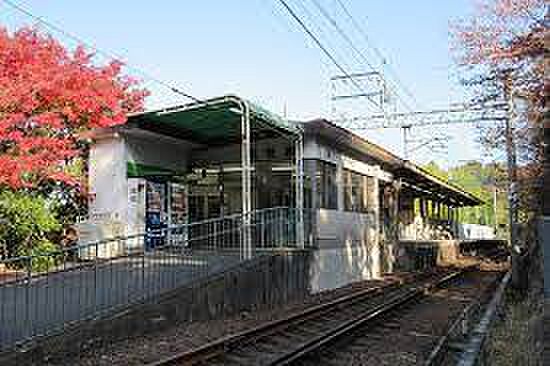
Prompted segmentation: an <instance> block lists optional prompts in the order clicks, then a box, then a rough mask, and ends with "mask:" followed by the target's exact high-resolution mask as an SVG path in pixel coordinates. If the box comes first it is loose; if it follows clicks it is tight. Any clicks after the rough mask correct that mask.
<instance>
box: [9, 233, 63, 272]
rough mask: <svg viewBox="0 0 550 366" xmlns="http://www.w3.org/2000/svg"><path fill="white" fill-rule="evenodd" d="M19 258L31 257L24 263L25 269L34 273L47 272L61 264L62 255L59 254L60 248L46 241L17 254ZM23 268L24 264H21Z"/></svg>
mask: <svg viewBox="0 0 550 366" xmlns="http://www.w3.org/2000/svg"><path fill="white" fill-rule="evenodd" d="M17 254H18V255H19V256H25V257H27V256H28V257H30V259H29V261H27V262H26V263H24V266H25V267H26V268H25V269H27V270H28V269H29V266H30V269H31V270H32V271H33V272H45V271H47V270H49V269H50V268H52V267H53V266H55V265H56V264H57V263H59V260H60V258H61V257H62V253H61V252H59V247H58V246H56V245H55V244H53V243H52V242H50V241H49V240H47V239H44V240H42V241H40V242H38V243H37V244H36V245H35V246H33V247H32V248H30V249H29V248H24V249H22V250H21V251H19V252H18V253H17ZM20 265H21V266H23V263H21V264H20Z"/></svg>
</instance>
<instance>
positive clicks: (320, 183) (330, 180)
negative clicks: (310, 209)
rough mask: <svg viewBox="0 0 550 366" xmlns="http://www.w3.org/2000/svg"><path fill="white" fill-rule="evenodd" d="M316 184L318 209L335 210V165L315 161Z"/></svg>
mask: <svg viewBox="0 0 550 366" xmlns="http://www.w3.org/2000/svg"><path fill="white" fill-rule="evenodd" d="M316 183H317V187H316V188H317V203H318V206H319V208H328V209H332V210H335V209H337V208H338V191H337V187H336V165H334V164H331V163H327V162H324V161H317V173H316Z"/></svg>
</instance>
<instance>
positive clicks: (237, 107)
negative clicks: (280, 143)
mask: <svg viewBox="0 0 550 366" xmlns="http://www.w3.org/2000/svg"><path fill="white" fill-rule="evenodd" d="M243 105H246V106H247V107H248V109H249V111H250V126H251V134H252V135H253V137H258V136H259V137H264V136H266V137H269V136H271V135H275V134H277V133H284V134H291V135H292V134H299V133H300V129H299V128H300V126H299V125H298V124H296V123H292V122H290V121H287V120H286V119H284V118H282V117H280V116H278V115H276V114H274V113H271V112H269V111H268V110H266V109H265V108H262V107H260V106H259V105H257V104H255V103H252V102H250V101H248V100H245V99H242V98H239V97H237V96H234V95H226V96H223V97H218V98H213V99H208V100H205V101H201V102H196V103H190V104H184V105H181V106H176V107H171V108H166V109H160V110H155V111H150V112H143V113H138V114H134V115H131V116H129V117H128V122H127V126H129V127H139V128H141V129H144V130H148V131H151V132H155V133H159V134H163V135H167V136H170V137H175V138H181V139H184V140H189V141H193V142H195V143H199V144H205V145H210V146H212V145H225V144H230V143H236V142H240V141H241V115H242V106H243Z"/></svg>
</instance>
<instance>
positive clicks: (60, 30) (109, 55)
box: [0, 0, 202, 102]
mask: <svg viewBox="0 0 550 366" xmlns="http://www.w3.org/2000/svg"><path fill="white" fill-rule="evenodd" d="M0 1H2V2H3V3H4V4H6V5H8V6H9V7H11V8H12V9H15V10H17V11H19V12H20V13H22V14H24V15H26V16H28V17H29V18H32V19H34V20H35V21H36V22H38V23H40V24H42V25H44V26H46V27H47V28H50V29H52V30H54V31H55V32H58V33H60V34H62V35H63V36H65V37H67V38H69V39H72V40H73V41H75V42H77V43H80V44H82V45H84V46H86V47H88V48H90V49H91V50H93V51H94V52H96V53H98V54H100V55H103V56H104V57H106V58H108V59H112V60H123V59H124V58H123V57H120V56H119V55H117V54H115V53H112V52H107V51H103V50H101V49H99V48H98V47H96V46H94V45H93V44H92V43H90V42H87V41H85V40H83V39H82V38H80V37H78V36H76V35H74V34H72V33H70V32H68V31H66V30H65V29H63V28H62V27H61V26H58V25H56V24H54V23H52V22H51V21H48V20H46V19H44V18H43V17H41V16H38V15H35V14H33V13H32V12H31V11H29V10H27V9H26V8H24V7H23V6H22V5H21V4H20V3H16V2H14V1H12V0H0ZM125 66H126V67H127V68H128V69H131V70H134V71H136V72H138V73H139V74H141V75H143V76H144V77H146V78H147V79H149V80H151V81H154V82H156V83H157V84H159V85H162V86H164V87H165V88H167V89H169V90H170V91H172V92H173V93H176V94H179V95H181V96H183V97H185V98H187V99H191V100H192V101H194V102H201V101H202V100H201V99H199V98H197V97H195V96H193V95H191V94H189V93H186V92H184V91H182V90H180V89H179V88H176V87H175V86H173V85H170V84H169V83H168V82H166V81H163V80H160V79H158V78H156V77H154V76H152V75H151V74H149V72H147V71H145V70H144V69H142V68H140V67H137V66H132V65H130V64H129V63H126V62H125Z"/></svg>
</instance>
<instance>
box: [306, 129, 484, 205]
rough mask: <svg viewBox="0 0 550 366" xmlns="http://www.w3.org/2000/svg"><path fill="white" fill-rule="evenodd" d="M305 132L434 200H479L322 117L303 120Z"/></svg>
mask: <svg viewBox="0 0 550 366" xmlns="http://www.w3.org/2000/svg"><path fill="white" fill-rule="evenodd" d="M303 126H304V133H305V135H306V136H310V137H312V136H314V137H317V138H319V139H321V140H324V141H325V143H328V144H331V145H333V146H335V147H336V148H340V149H348V150H352V151H355V152H356V153H358V154H360V155H363V156H366V157H367V158H369V159H372V160H375V161H376V162H377V163H378V164H380V165H381V166H382V167H383V168H384V169H386V170H388V171H390V172H391V173H392V174H394V176H395V177H397V178H401V179H402V180H403V181H404V183H407V184H412V185H414V186H416V187H418V188H420V189H423V190H426V191H429V192H430V194H431V195H432V196H433V195H435V196H436V197H437V198H438V200H440V201H442V202H446V203H449V204H452V205H453V206H477V205H480V204H482V203H483V201H482V200H481V199H480V198H478V197H476V196H475V195H473V194H472V193H470V192H467V191H466V190H464V189H463V188H462V187H460V186H458V185H456V184H453V183H451V182H448V181H446V180H444V179H441V178H438V177H436V176H435V175H433V174H431V173H430V172H428V171H427V170H425V169H423V168H421V167H420V166H418V165H416V164H414V163H413V162H411V161H409V160H405V159H402V158H400V157H399V156H397V155H395V154H393V153H392V152H390V151H388V150H386V149H384V148H382V147H380V146H379V145H377V144H374V143H372V142H370V141H368V140H367V139H365V138H363V137H360V136H358V135H356V134H355V133H353V132H351V131H349V130H347V129H345V128H342V127H339V126H337V125H335V124H333V123H332V122H330V121H328V120H326V119H316V120H313V121H309V122H305V123H303Z"/></svg>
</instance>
